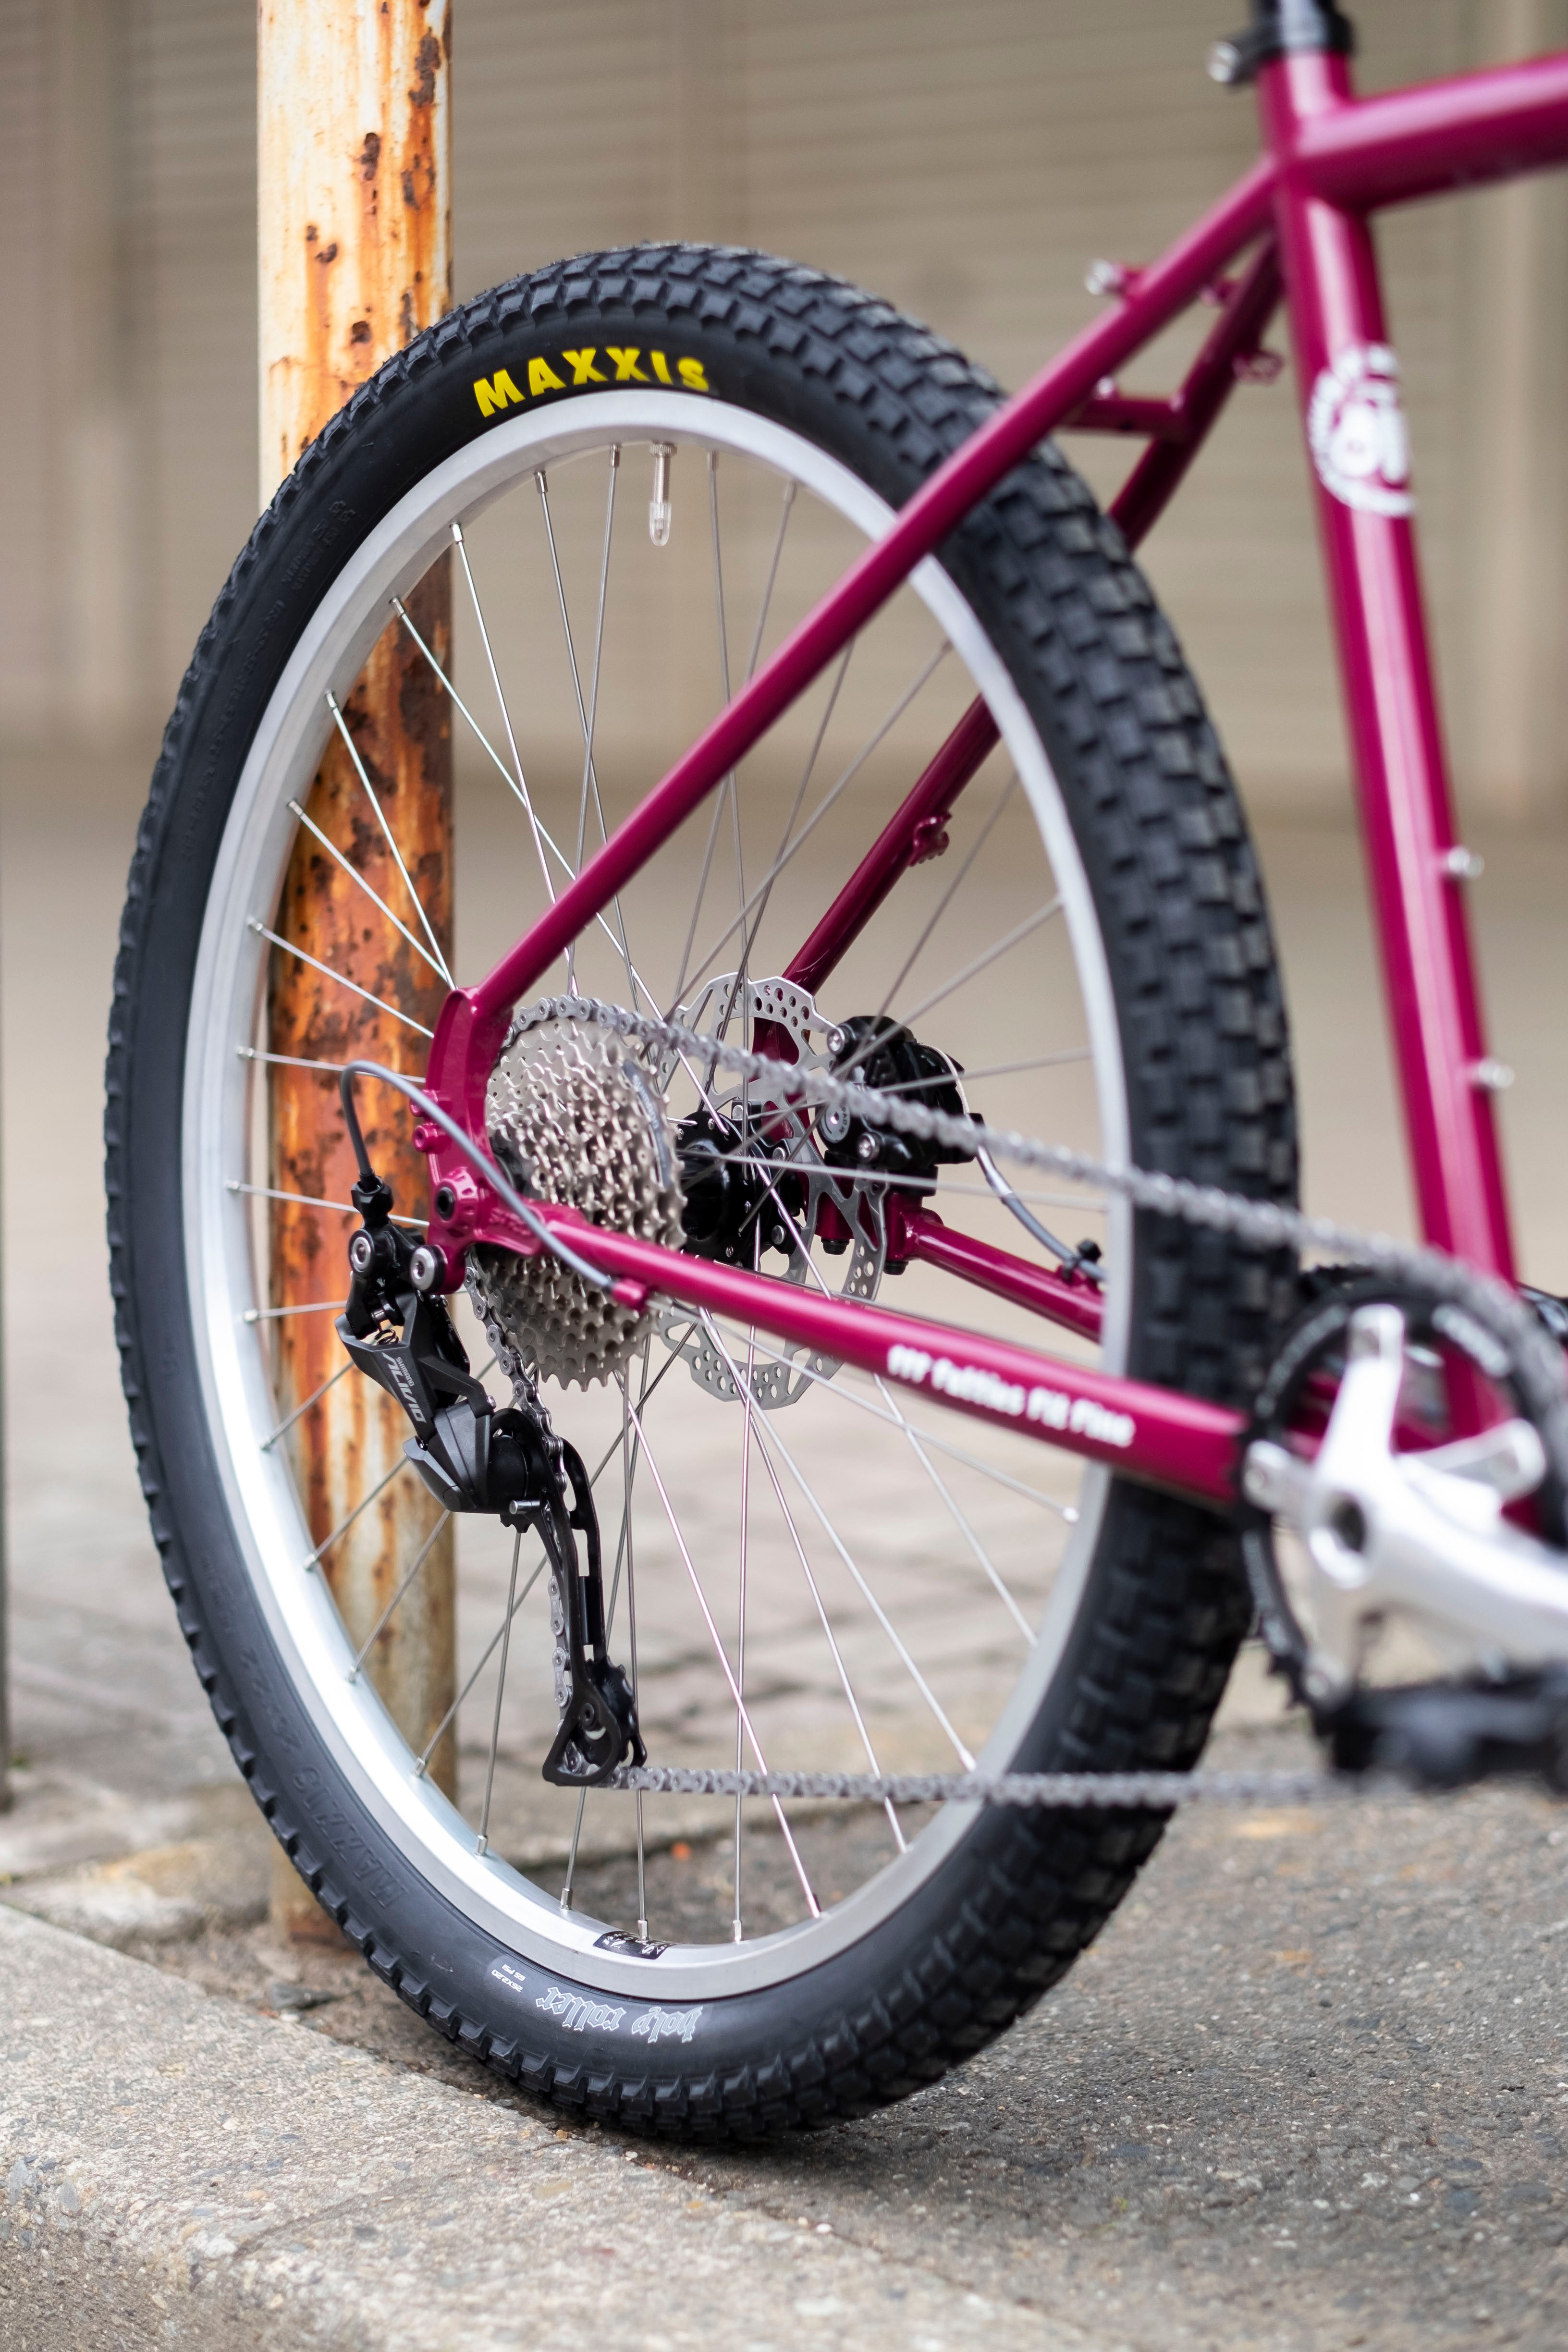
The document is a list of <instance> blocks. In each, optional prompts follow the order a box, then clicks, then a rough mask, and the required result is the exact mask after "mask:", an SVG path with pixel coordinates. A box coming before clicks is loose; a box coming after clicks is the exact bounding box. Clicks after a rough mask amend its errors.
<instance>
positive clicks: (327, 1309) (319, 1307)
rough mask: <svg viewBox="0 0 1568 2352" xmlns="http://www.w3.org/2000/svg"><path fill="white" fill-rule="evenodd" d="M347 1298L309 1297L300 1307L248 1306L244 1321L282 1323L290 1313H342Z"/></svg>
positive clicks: (242, 1319) (242, 1320) (243, 1316)
mask: <svg viewBox="0 0 1568 2352" xmlns="http://www.w3.org/2000/svg"><path fill="white" fill-rule="evenodd" d="M348 1303H349V1302H348V1300H347V1299H346V1298H307V1299H304V1300H302V1301H301V1303H300V1305H299V1306H298V1307H247V1308H246V1310H245V1312H244V1314H243V1315H242V1316H241V1317H240V1318H239V1319H240V1321H241V1322H242V1323H281V1322H282V1321H283V1320H284V1318H285V1317H287V1316H289V1315H341V1314H342V1311H343V1309H344V1307H346V1306H347V1305H348Z"/></svg>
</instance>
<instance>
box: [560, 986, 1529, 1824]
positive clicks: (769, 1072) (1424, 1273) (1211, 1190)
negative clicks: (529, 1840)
mask: <svg viewBox="0 0 1568 2352" xmlns="http://www.w3.org/2000/svg"><path fill="white" fill-rule="evenodd" d="M526 1017H527V1018H528V1019H529V1020H530V1021H531V1022H539V1021H542V1020H556V1021H563V1022H566V1021H578V1022H588V1023H592V1024H595V1025H596V1026H598V1027H601V1028H604V1029H607V1030H610V1031H612V1032H613V1033H615V1034H617V1035H620V1036H623V1037H627V1038H634V1039H637V1041H639V1042H640V1043H643V1044H646V1045H653V1046H658V1047H661V1048H663V1049H665V1050H673V1051H675V1052H677V1053H679V1054H681V1055H684V1056H686V1057H687V1058H688V1060H689V1061H690V1062H692V1063H695V1064H697V1065H699V1066H706V1067H708V1068H712V1067H713V1066H715V1065H718V1064H722V1065H723V1066H724V1067H725V1068H726V1069H729V1070H732V1071H733V1072H734V1073H735V1074H736V1076H739V1077H740V1078H742V1080H743V1081H745V1082H746V1083H748V1084H755V1083H759V1082H760V1083H762V1084H764V1085H766V1086H767V1087H769V1088H770V1089H771V1090H772V1094H773V1098H774V1099H775V1100H776V1101H777V1102H778V1104H779V1106H780V1108H783V1109H785V1110H817V1109H829V1108H835V1107H837V1108H842V1109H844V1110H846V1111H847V1112H848V1114H849V1115H850V1117H851V1118H858V1119H860V1120H862V1121H863V1122H864V1123H865V1124H866V1125H868V1126H886V1127H891V1128H894V1129H898V1130H900V1132H902V1133H904V1134H906V1135H910V1136H913V1137H915V1138H917V1139H919V1140H921V1141H922V1142H928V1143H939V1144H942V1145H943V1146H946V1147H947V1148H949V1149H957V1150H962V1151H963V1152H964V1153H965V1154H966V1155H967V1154H968V1153H970V1152H972V1151H973V1150H975V1149H976V1147H978V1148H979V1149H981V1150H986V1151H988V1152H990V1154H991V1156H992V1157H993V1159H995V1160H1011V1161H1012V1162H1014V1163H1015V1164H1016V1165H1017V1166H1019V1167H1024V1168H1030V1169H1034V1170H1036V1171H1039V1172H1041V1173H1043V1174H1046V1175H1050V1176H1055V1177H1058V1178H1061V1179H1064V1180H1065V1181H1068V1182H1069V1183H1079V1184H1093V1185H1097V1186H1099V1187H1100V1189H1101V1190H1103V1191H1105V1192H1111V1193H1114V1194H1117V1195H1118V1196H1120V1197H1121V1199H1123V1200H1125V1201H1127V1202H1129V1203H1130V1204H1131V1206H1132V1207H1133V1208H1136V1209H1143V1210H1147V1211H1149V1212H1151V1213H1152V1214H1154V1215H1156V1216H1168V1217H1175V1218H1178V1219H1180V1220H1181V1221H1182V1222H1183V1223H1187V1224H1192V1225H1197V1226H1201V1227H1204V1228H1206V1229H1207V1230H1208V1231H1210V1232H1215V1233H1222V1234H1234V1235H1235V1236H1236V1238H1237V1240H1240V1241H1246V1242H1250V1243H1252V1244H1255V1245H1257V1246H1258V1247H1260V1248H1263V1249H1268V1250H1281V1249H1296V1250H1306V1249H1311V1250H1322V1251H1328V1252H1331V1253H1332V1254H1333V1255H1335V1256H1336V1257H1337V1258H1339V1259H1341V1260H1349V1261H1351V1262H1352V1263H1353V1264H1356V1265H1363V1266H1366V1267H1367V1268H1369V1269H1371V1270H1372V1271H1373V1272H1375V1273H1378V1274H1386V1275H1388V1276H1396V1277H1398V1278H1400V1279H1402V1280H1404V1281H1405V1282H1408V1283H1410V1284H1412V1285H1413V1286H1416V1287H1418V1288H1425V1289H1426V1291H1428V1292H1429V1293H1431V1294H1432V1295H1434V1296H1436V1297H1437V1298H1439V1299H1440V1300H1442V1301H1445V1302H1447V1303H1449V1304H1451V1305H1453V1306H1455V1307H1459V1308H1460V1309H1462V1310H1463V1311H1464V1312H1465V1313H1467V1314H1468V1316H1470V1317H1471V1318H1473V1320H1474V1321H1475V1322H1476V1323H1478V1324H1479V1326H1480V1328H1481V1329H1482V1331H1483V1332H1485V1333H1488V1334H1489V1335H1490V1338H1491V1339H1492V1341H1493V1343H1494V1345H1495V1347H1496V1349H1498V1350H1499V1362H1500V1369H1503V1368H1513V1369H1515V1370H1521V1371H1523V1372H1525V1373H1526V1374H1527V1375H1529V1377H1530V1385H1531V1388H1532V1389H1533V1391H1534V1392H1535V1394H1536V1396H1537V1397H1538V1398H1540V1399H1541V1400H1542V1402H1541V1405H1540V1409H1539V1422H1540V1433H1541V1436H1542V1443H1543V1444H1544V1445H1545V1448H1546V1452H1547V1454H1548V1458H1549V1459H1550V1461H1551V1464H1552V1469H1553V1471H1554V1472H1555V1474H1556V1475H1557V1477H1558V1479H1559V1480H1560V1481H1562V1482H1563V1486H1565V1487H1568V1378H1565V1376H1564V1369H1563V1351H1562V1349H1561V1348H1560V1347H1558V1345H1557V1344H1556V1343H1555V1342H1554V1341H1553V1340H1552V1339H1551V1337H1550V1336H1549V1335H1548V1333H1547V1332H1546V1330H1545V1329H1544V1328H1543V1327H1542V1323H1541V1321H1540V1319H1539V1318H1538V1317H1537V1316H1536V1315H1535V1314H1534V1313H1533V1312H1532V1311H1531V1308H1530V1307H1527V1306H1526V1305H1525V1304H1524V1303H1523V1302H1522V1301H1521V1299H1520V1298H1519V1297H1517V1296H1516V1294H1515V1293H1514V1292H1513V1291H1511V1290H1510V1288H1509V1287H1508V1286H1507V1285H1506V1284H1505V1283H1503V1282H1500V1280H1498V1279H1497V1277H1496V1276H1489V1275H1483V1274H1479V1273H1478V1272H1477V1271H1476V1270H1475V1268H1474V1267H1473V1266H1468V1265H1464V1264H1463V1263H1462V1261H1460V1260H1459V1259H1458V1258H1455V1257H1452V1256H1450V1255H1448V1253H1447V1252H1446V1251H1443V1250H1438V1249H1434V1248H1432V1247H1430V1246H1429V1245H1426V1244H1420V1245H1417V1244H1411V1243H1408V1242H1398V1241H1395V1240H1394V1239H1393V1237H1392V1236H1391V1235H1389V1234H1365V1233H1362V1232H1360V1231H1358V1230H1357V1229H1356V1228H1355V1227H1354V1226H1351V1225H1342V1224H1340V1223H1337V1222H1336V1221H1334V1220H1333V1219H1331V1218H1327V1217H1311V1216H1308V1215H1306V1214H1305V1213H1304V1212H1302V1211H1301V1210H1300V1209H1290V1208H1286V1207H1284V1206H1282V1205H1280V1204H1279V1202H1271V1201H1252V1200H1248V1199H1247V1197H1246V1195H1245V1194H1242V1193H1237V1192H1224V1191H1222V1190H1221V1189H1220V1188H1219V1187H1217V1186H1215V1185H1207V1184H1198V1183H1195V1182H1194V1181H1192V1180H1191V1179H1190V1178H1188V1177H1179V1176H1166V1175H1159V1174H1151V1173H1150V1172H1149V1171H1147V1170H1144V1169H1141V1168H1133V1167H1116V1166H1113V1165H1112V1164H1111V1163H1110V1162H1109V1161H1107V1160H1098V1159H1096V1158H1095V1157H1094V1156H1093V1155H1092V1154H1091V1153H1089V1152H1084V1151H1078V1150H1071V1149H1069V1148H1068V1146H1066V1145H1063V1144H1049V1143H1044V1142H1041V1141H1040V1140H1039V1139H1038V1138H1037V1137H1033V1136H1026V1135H1022V1134H1020V1133H1018V1132H1017V1131H1016V1129H996V1128H993V1127H991V1126H989V1125H987V1124H986V1122H985V1121H984V1120H983V1119H978V1118H973V1117H971V1118H960V1117H955V1116H954V1115H953V1114H952V1113H951V1112H945V1111H941V1110H936V1109H934V1108H931V1106H930V1105H928V1104H925V1103H920V1102H910V1101H909V1100H907V1099H905V1098H904V1097H901V1096H897V1095H890V1094H887V1093H884V1092H882V1091H881V1090H879V1088H877V1087H868V1086H865V1085H863V1084H860V1083H859V1082H858V1081H856V1080H855V1079H852V1078H841V1077H839V1076H837V1075H835V1074H834V1073H832V1072H830V1071H827V1070H826V1069H823V1068H821V1067H812V1068H801V1067H798V1066H795V1065H793V1064H790V1063H786V1062H780V1061H778V1060H775V1059H774V1058H773V1056H772V1055H764V1054H757V1053H753V1052H752V1051H751V1050H750V1048H748V1047H746V1046H743V1045H736V1044H732V1043H731V1041H730V1040H729V1039H727V1038H724V1037H714V1036H704V1035H702V1034H700V1032H699V1031H697V1030H694V1029H690V1028H689V1027H687V1026H686V1024H684V1023H682V1022H679V1021H675V1020H668V1019H664V1020H660V1019H657V1018H655V1017H653V1016H652V1015H648V1014H644V1013H633V1012H631V1011H629V1010H628V1009H627V1008H626V1006H624V1005H618V1004H609V1003H605V1002H604V1001H603V1000H602V999H600V998H597V997H588V996H557V997H552V998H549V999H547V1000H546V1001H545V1002H543V1003H539V1004H534V1005H531V1006H530V1007H529V1008H528V1012H527V1015H526ZM610 1785H611V1786H613V1787H616V1788H622V1789H628V1790H642V1791H644V1792H645V1793H650V1794H660V1795H672V1796H718V1797H736V1796H740V1797H779V1798H791V1799H795V1800H797V1801H798V1800H802V1799H811V1798H835V1799H839V1800H848V1801H859V1802H868V1803H877V1804H881V1803H888V1802H891V1803H894V1804H934V1803H947V1802H955V1801H956V1802H970V1803H981V1804H987V1805H1005V1806H1026V1807H1027V1806H1048V1807H1053V1808H1083V1807H1096V1808H1100V1807H1114V1808H1117V1809H1123V1808H1127V1809H1143V1810H1151V1811H1169V1810H1171V1809H1172V1808H1173V1807H1175V1806H1178V1805H1182V1804H1188V1803H1193V1802H1196V1801H1205V1800H1206V1801H1211V1802H1212V1801H1219V1802H1230V1803H1249V1802H1258V1801H1272V1802H1275V1803H1279V1802H1289V1801H1297V1802H1300V1801H1303V1800H1305V1799H1307V1798H1310V1797H1318V1796H1321V1795H1322V1794H1324V1793H1325V1792H1326V1791H1328V1790H1331V1789H1332V1788H1333V1787H1334V1785H1335V1784H1334V1783H1333V1782H1332V1781H1331V1780H1330V1779H1329V1778H1328V1777H1327V1776H1325V1775H1321V1774H1317V1773H1305V1772H1252V1773H1247V1772H1240V1773H1237V1772H1228V1773H1227V1772H1210V1773H1204V1772H1192V1773H1183V1772H1121V1773H1087V1772H1026V1773H1003V1774H997V1775H989V1774H984V1773H977V1772H963V1773H933V1774H918V1773H893V1774H887V1773H882V1774H873V1773H836V1772H772V1773H764V1772H722V1771H708V1770H703V1769H698V1768H695V1767H692V1768H687V1767H682V1766H669V1765H644V1766H640V1767H636V1768H633V1767H623V1768H622V1769H620V1770H619V1771H618V1772H617V1773H616V1776H615V1778H614V1780H613V1781H612V1782H611V1784H610Z"/></svg>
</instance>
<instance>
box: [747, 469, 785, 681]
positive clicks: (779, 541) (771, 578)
mask: <svg viewBox="0 0 1568 2352" xmlns="http://www.w3.org/2000/svg"><path fill="white" fill-rule="evenodd" d="M796 488H797V485H796V484H795V483H794V482H791V481H786V482H785V484H784V499H783V502H782V505H781V508H780V511H779V527H778V535H777V537H776V538H775V539H774V541H773V562H771V563H770V564H769V565H768V582H767V586H766V587H765V588H764V589H763V602H762V609H761V610H760V611H759V613H758V614H757V625H756V627H755V628H754V629H753V630H752V650H751V652H750V653H749V654H748V655H747V656H746V684H747V685H748V686H750V684H751V682H752V678H753V677H754V676H755V675H756V668H757V656H758V655H759V654H760V653H761V652H762V650H763V630H764V629H765V628H766V627H767V625H768V607H769V606H770V605H771V604H772V603H773V586H774V583H775V582H776V581H777V579H778V576H779V561H780V558H781V557H782V556H783V554H784V533H785V531H786V530H788V529H789V519H790V516H791V514H792V513H793V511H794V509H795V490H796Z"/></svg>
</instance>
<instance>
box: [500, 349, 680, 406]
mask: <svg viewBox="0 0 1568 2352" xmlns="http://www.w3.org/2000/svg"><path fill="white" fill-rule="evenodd" d="M562 368H566V369H568V370H570V373H571V380H570V382H568V380H567V378H566V376H564V375H563V374H562V373H560V371H561V369H562ZM591 383H664V384H668V385H669V387H670V389H671V390H672V391H676V392H707V391H709V390H710V389H711V387H710V384H709V382H708V378H707V375H706V373H705V372H704V370H703V366H702V362H701V361H700V360H692V359H684V360H683V359H677V360H676V361H675V362H674V363H673V367H672V365H671V362H670V360H669V358H668V355H667V354H666V353H665V352H654V351H647V350H645V349H644V348H643V346H642V345H641V344H640V343H606V344H605V347H604V349H603V351H601V350H600V348H599V346H598V345H597V344H596V343H586V344H584V346H583V347H582V349H581V350H579V351H575V352H565V351H563V352H560V353H559V354H558V356H557V359H556V361H555V362H551V361H550V360H530V361H529V362H528V390H527V392H526V393H523V392H521V391H520V390H519V388H518V386H517V384H516V383H515V381H514V380H513V378H512V375H511V373H510V369H507V368H497V370H496V372H495V373H494V375H490V376H484V375H481V376H476V378H475V379H474V398H475V399H476V400H477V401H478V402H479V415H481V416H494V415H497V413H498V412H499V411H500V410H502V409H505V408H509V407H511V406H513V405H515V406H517V407H519V408H521V407H522V406H523V405H524V404H525V403H526V402H527V401H529V400H540V399H542V398H544V397H545V396H546V395H547V394H550V393H552V392H576V391H578V390H579V389H582V388H584V387H585V386H587V385H588V384H591Z"/></svg>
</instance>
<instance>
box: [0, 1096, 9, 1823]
mask: <svg viewBox="0 0 1568 2352" xmlns="http://www.w3.org/2000/svg"><path fill="white" fill-rule="evenodd" d="M4 1145H5V1127H4V1123H3V1122H0V1152H3V1150H4ZM9 1523H10V1494H9V1488H8V1486H7V1484H6V1459H5V1185H4V1183H3V1182H0V1813H4V1812H5V1811H8V1810H9V1808H10V1803H11V1647H10V1633H9V1626H8V1616H9V1610H10V1601H9V1586H10V1554H9V1549H8V1545H7V1534H6V1531H7V1528H8V1526H9Z"/></svg>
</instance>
